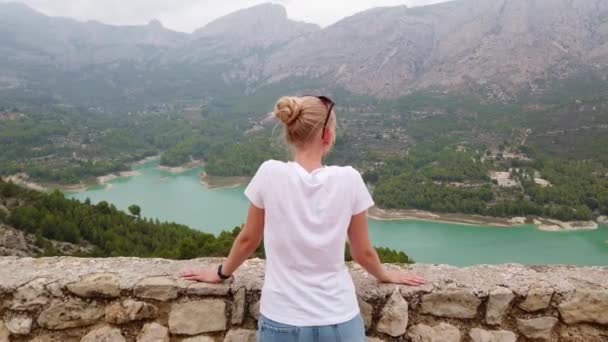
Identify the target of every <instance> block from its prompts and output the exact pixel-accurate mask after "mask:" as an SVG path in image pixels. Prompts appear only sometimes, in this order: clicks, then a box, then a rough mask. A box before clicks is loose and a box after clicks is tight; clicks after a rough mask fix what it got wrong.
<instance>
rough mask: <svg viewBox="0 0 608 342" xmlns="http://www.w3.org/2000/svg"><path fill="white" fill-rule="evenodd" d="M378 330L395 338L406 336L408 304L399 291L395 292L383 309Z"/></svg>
mask: <svg viewBox="0 0 608 342" xmlns="http://www.w3.org/2000/svg"><path fill="white" fill-rule="evenodd" d="M380 316H381V318H380V320H379V321H378V326H377V327H376V330H377V331H378V332H381V333H385V334H387V335H391V336H393V337H397V336H401V335H403V334H405V330H406V329H407V322H408V303H407V302H406V301H405V299H403V296H402V295H401V293H400V292H399V291H395V292H393V294H392V295H391V297H390V298H389V299H388V302H387V303H386V304H385V305H384V308H382V312H381V314H380Z"/></svg>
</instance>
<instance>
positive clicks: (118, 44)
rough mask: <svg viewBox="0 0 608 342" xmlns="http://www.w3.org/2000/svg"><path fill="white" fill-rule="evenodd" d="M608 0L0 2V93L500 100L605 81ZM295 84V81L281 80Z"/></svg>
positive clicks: (89, 98)
mask: <svg viewBox="0 0 608 342" xmlns="http://www.w3.org/2000/svg"><path fill="white" fill-rule="evenodd" d="M607 70H608V0H456V1H451V2H446V3H441V4H436V5H430V6H424V7H414V8H408V7H405V6H397V7H383V8H375V9H371V10H368V11H364V12H361V13H358V14H355V15H353V16H351V17H348V18H345V19H343V20H341V21H339V22H337V23H335V24H333V25H331V26H329V27H326V28H323V29H321V28H320V27H318V26H317V25H313V24H307V23H302V22H297V21H293V20H291V19H289V18H288V16H287V13H286V11H285V9H284V8H283V7H282V6H280V5H276V4H262V5H258V6H254V7H251V8H248V9H243V10H240V11H237V12H235V13H232V14H229V15H227V16H225V17H222V18H219V19H217V20H215V21H213V22H211V23H209V24H208V25H206V26H204V27H202V28H201V29H199V30H196V31H195V32H194V33H192V34H184V33H177V32H173V31H171V30H168V29H165V28H164V27H163V26H162V24H160V22H158V21H153V22H151V23H150V24H149V25H145V26H110V25H105V24H101V23H98V22H79V21H75V20H71V19H66V18H52V17H47V16H45V15H43V14H40V13H38V12H35V11H34V10H32V9H30V8H28V7H27V6H25V5H21V4H16V3H3V4H0V101H13V102H15V101H17V102H28V101H34V100H35V101H39V102H40V101H42V102H44V101H55V102H60V103H77V104H87V105H96V106H103V105H107V104H108V103H116V104H120V105H126V104H129V105H133V106H137V105H141V104H146V103H149V102H167V101H169V102H171V101H177V100H205V99H218V98H234V97H239V96H241V97H242V96H244V95H252V94H256V93H258V92H261V91H264V89H268V88H273V89H274V88H276V89H280V90H283V91H284V90H285V89H289V90H290V91H298V90H307V89H306V88H319V87H320V88H323V89H324V90H332V89H334V90H336V89H342V90H346V91H348V92H350V93H353V94H356V95H368V96H369V95H371V96H373V97H377V98H396V97H400V96H404V95H407V94H410V93H412V92H418V91H434V92H442V93H445V92H448V93H449V92H463V91H464V92H469V93H473V94H476V95H479V96H481V97H483V98H488V99H492V100H498V101H510V100H513V99H515V98H517V97H518V96H521V95H522V94H536V93H543V92H544V91H546V90H547V89H548V88H550V87H554V86H555V85H556V84H561V82H562V81H565V80H569V79H576V78H585V77H587V76H589V75H592V76H594V77H595V78H597V79H598V81H600V82H605V81H606V76H605V75H606V71H607ZM286 84H289V85H290V86H289V88H285V87H286V86H285V85H286Z"/></svg>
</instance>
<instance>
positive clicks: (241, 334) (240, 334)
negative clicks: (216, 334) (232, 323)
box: [224, 329, 256, 342]
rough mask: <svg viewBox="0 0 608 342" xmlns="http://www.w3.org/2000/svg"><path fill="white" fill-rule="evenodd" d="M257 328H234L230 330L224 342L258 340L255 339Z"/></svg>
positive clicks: (251, 341)
mask: <svg viewBox="0 0 608 342" xmlns="http://www.w3.org/2000/svg"><path fill="white" fill-rule="evenodd" d="M255 333H256V331H255V330H249V329H234V330H230V331H228V333H227V334H226V337H225V338H224V342H256V341H255Z"/></svg>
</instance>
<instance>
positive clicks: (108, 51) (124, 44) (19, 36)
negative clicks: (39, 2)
mask: <svg viewBox="0 0 608 342" xmlns="http://www.w3.org/2000/svg"><path fill="white" fill-rule="evenodd" d="M186 38H187V35H186V34H181V33H177V32H173V31H171V30H167V29H165V28H164V27H162V25H161V24H160V23H159V22H157V21H153V22H151V23H150V24H149V25H147V26H123V27H119V26H111V25H105V24H102V23H99V22H95V21H89V22H79V21H76V20H72V19H66V18H53V17H47V16H45V15H43V14H41V13H38V12H36V11H34V10H32V9H31V8H29V7H27V6H26V5H23V4H20V3H6V4H0V53H1V54H2V56H3V62H4V63H6V62H8V63H11V62H15V63H19V64H24V63H31V64H34V65H55V66H60V67H65V68H68V69H69V68H74V67H79V66H83V65H89V64H100V63H106V62H112V61H119V60H129V59H142V58H147V57H148V55H149V54H150V53H157V51H158V50H161V49H167V48H171V47H175V46H178V45H180V44H181V43H183V42H184V41H185V40H186Z"/></svg>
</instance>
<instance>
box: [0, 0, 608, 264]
mask: <svg viewBox="0 0 608 342" xmlns="http://www.w3.org/2000/svg"><path fill="white" fill-rule="evenodd" d="M607 18H608V1H607V0H595V1H588V0H535V1H527V0H493V1H478V0H457V1H452V2H446V3H441V4H436V5H431V6H423V7H414V8H407V7H405V6H396V7H383V8H375V9H370V10H368V11H364V12H361V13H358V14H355V15H353V16H351V17H347V18H344V19H342V20H340V21H338V22H337V23H335V24H333V25H330V26H328V27H323V28H321V27H319V26H317V25H315V24H308V23H302V22H298V21H294V20H292V19H290V18H289V17H288V15H287V12H286V10H285V9H284V8H283V7H282V6H280V5H276V4H262V5H258V6H254V7H252V8H247V9H243V10H240V11H237V12H235V13H232V14H229V15H227V16H224V17H222V18H218V19H217V20H215V21H213V22H211V23H210V24H208V25H206V26H204V27H202V28H201V29H199V30H197V31H195V32H193V33H191V34H189V33H179V32H174V31H171V30H169V29H167V28H165V27H163V26H162V24H161V23H160V22H157V21H153V22H150V23H149V24H148V25H139V26H137V25H136V26H112V25H106V24H102V23H98V22H80V21H76V20H72V19H68V18H58V17H49V16H46V15H43V14H41V13H38V12H36V11H35V10H33V9H31V8H29V7H27V6H25V5H22V4H18V3H0V56H1V57H0V145H1V146H2V149H1V150H0V177H2V179H4V180H5V181H6V182H15V183H18V184H25V185H28V184H29V185H30V187H34V188H36V189H37V190H48V189H50V190H52V189H59V190H62V191H64V192H66V193H68V194H69V193H72V192H76V191H81V192H78V194H87V195H89V194H98V193H97V192H95V191H97V190H99V189H106V188H105V187H104V186H105V185H109V186H110V187H114V186H115V187H117V188H118V187H119V186H121V185H123V184H129V183H130V182H136V183H137V181H136V180H137V179H141V178H146V177H147V175H146V174H143V175H142V174H140V173H139V171H137V170H138V167H139V166H141V164H139V165H138V164H137V163H138V161H141V160H147V162H150V161H151V160H153V159H154V158H156V159H157V161H155V162H157V163H158V164H159V165H157V166H155V167H159V168H160V169H161V170H158V171H159V172H164V171H174V172H176V173H177V174H176V175H172V174H171V173H170V172H167V175H166V177H168V178H166V179H165V180H173V178H171V177H172V176H175V177H177V178H178V179H179V177H180V176H183V175H187V176H188V177H191V178H193V179H194V182H192V179H190V180H189V182H188V184H190V185H192V186H194V187H195V189H186V188H183V189H182V188H180V189H181V191H185V192H187V193H189V192H188V191H202V190H201V189H203V190H204V191H212V190H213V191H215V192H216V193H215V195H217V196H220V197H221V196H225V195H226V194H232V195H234V194H235V193H236V192H237V191H240V190H242V189H241V187H239V186H240V185H243V184H245V183H246V182H247V181H248V179H249V178H250V177H251V176H252V175H253V174H254V173H255V171H256V170H257V168H258V166H259V165H260V164H261V163H262V162H263V161H265V160H268V159H278V160H287V159H289V158H290V151H288V150H287V148H286V147H285V145H284V144H283V142H282V137H281V132H280V127H279V126H278V125H277V123H276V122H275V121H274V120H272V119H269V118H268V113H269V112H271V111H272V106H273V104H274V102H275V101H276V100H277V98H278V97H280V96H282V95H285V94H308V93H312V94H326V95H328V96H330V97H331V98H332V99H333V100H334V102H336V115H337V117H338V127H337V140H336V144H335V147H334V148H333V150H332V153H331V154H330V155H328V157H327V159H326V160H325V163H326V164H338V165H352V166H354V167H355V168H357V169H358V170H359V171H360V172H361V173H362V175H363V177H364V179H365V181H366V182H367V184H368V186H369V189H370V191H371V192H372V193H373V197H374V200H375V202H376V204H377V208H375V209H374V210H375V211H373V212H372V216H373V217H375V218H377V219H382V220H388V221H386V222H382V223H381V222H379V221H374V222H375V223H373V224H374V225H380V224H382V225H383V227H385V228H386V227H398V226H400V227H404V226H407V225H408V224H409V223H407V222H409V221H404V220H426V221H436V222H434V223H433V224H444V223H445V222H449V223H458V224H460V225H471V224H472V225H477V226H479V225H482V226H516V227H515V228H510V229H515V230H517V229H520V226H521V225H529V226H528V227H527V228H528V229H530V230H532V228H531V226H532V225H536V226H540V227H544V229H545V230H553V231H559V232H549V233H546V234H545V235H538V236H536V235H535V237H537V238H538V239H548V240H550V239H553V237H552V238H549V237H548V236H549V235H550V234H554V235H555V236H558V235H557V234H570V233H573V234H592V233H590V232H585V231H583V230H584V229H585V228H587V229H589V227H593V228H595V233H596V234H603V232H604V230H605V228H603V226H602V225H603V224H605V223H606V222H605V220H606V216H607V215H608V154H606V147H605V146H606V145H607V144H608V78H607V75H608V64H607V63H606V61H608V53H607V51H608V49H607V46H608V19H607ZM262 19H263V20H262ZM32 27H34V28H36V30H32V29H31V28H32ZM34 31H35V32H34ZM156 159H154V160H156ZM143 165H148V164H146V163H144V164H143ZM133 167H135V169H136V171H133V170H132V169H133ZM203 169H204V173H203ZM163 170H164V171H163ZM181 171H185V172H183V173H180V172H181ZM192 172H195V173H196V174H192ZM163 174H164V173H163ZM148 176H149V175H148ZM163 177H165V176H163ZM163 177H160V178H159V179H157V181H158V182H163V181H165V180H163V179H164V178H163ZM155 184H156V183H155ZM150 186H152V185H150ZM127 195H128V194H125V193H121V196H127ZM68 196H72V195H68ZM74 196H75V197H78V196H79V195H74ZM83 196H84V195H83ZM150 196H164V195H163V194H161V193H159V194H156V195H150ZM226 196H227V195H226ZM239 196H240V194H239ZM80 199H81V200H83V201H84V200H86V197H82V198H80ZM100 200H103V201H106V200H107V199H100ZM133 200H134V201H135V200H137V201H140V200H141V201H144V200H145V199H141V198H134V199H133ZM112 201H116V203H122V202H120V201H121V197H120V196H118V197H112ZM176 201H177V199H176ZM210 202H213V201H210ZM220 203H221V201H220ZM231 203H232V202H231ZM239 203H240V202H239ZM122 204H123V205H122V206H121V207H122V209H123V210H127V207H128V205H133V204H137V205H139V204H140V203H129V204H128V205H126V203H122ZM229 205H232V204H229ZM239 205H241V204H239ZM148 210H149V212H150V217H154V218H161V219H163V220H169V221H172V222H180V223H184V224H188V225H189V226H191V227H194V228H199V229H202V230H204V231H205V232H208V233H210V232H212V233H214V234H219V233H220V232H221V231H222V229H226V228H231V227H234V226H238V225H240V224H241V223H242V222H240V221H242V218H241V217H238V220H236V221H239V220H240V221H239V222H236V221H235V222H232V221H231V223H230V224H226V222H227V221H228V219H226V218H225V217H228V216H231V214H230V213H228V212H226V210H222V209H220V208H216V209H210V207H208V208H206V210H207V211H209V212H210V211H213V210H216V211H218V212H220V213H223V215H224V216H225V217H224V218H223V219H222V218H221V217H218V218H216V219H213V220H211V221H209V222H208V224H207V225H206V226H205V227H200V226H195V225H193V224H192V223H193V222H195V221H189V220H182V219H180V217H179V216H174V215H173V214H170V213H167V211H168V210H169V209H167V207H165V206H162V205H160V206H156V207H154V208H152V209H148ZM117 215H120V214H117ZM184 215H190V214H184ZM232 216H233V218H235V216H234V215H232ZM392 220H395V222H392ZM404 222H405V223H404ZM410 223H411V222H410ZM158 224H159V225H162V224H161V223H160V222H159V223H158ZM163 224H164V223H163ZM420 224H421V226H425V224H431V222H421V223H420ZM421 226H417V227H421ZM150 227H152V226H150ZM154 227H157V226H154ZM378 227H379V226H378ZM30 228H31V229H33V228H32V227H30ZM385 228H382V229H380V228H378V229H377V230H376V231H377V232H380V231H386V232H388V231H390V229H388V228H386V229H385ZM146 229H147V228H146ZM150 229H152V228H150ZM171 229H173V228H171ZM179 229H181V228H179ZM395 229H397V228H395ZM404 229H405V228H404ZM411 229H412V228H411V227H410V231H411ZM415 229H418V228H415ZM438 229H439V231H443V230H442V229H447V228H438ZM497 229H498V228H497ZM577 229H580V230H581V231H576V232H571V231H570V230H577ZM405 230H407V229H405ZM515 230H514V231H515ZM29 233H30V234H36V231H35V229H33V230H32V231H30V232H29ZM40 234H41V233H40V232H38V235H40ZM180 234H181V233H180ZM188 234H190V233H188ZM386 234H387V235H386V236H393V237H395V236H401V235H399V234H406V235H407V234H408V233H391V234H396V235H391V234H388V233H386ZM492 234H497V233H492ZM525 234H528V233H525ZM529 234H536V231H535V233H529ZM47 235H48V237H52V234H50V233H48V232H47ZM380 235H381V234H379V233H378V235H376V237H377V241H379V243H382V245H383V246H387V247H391V248H395V249H396V250H402V251H403V250H404V251H406V252H408V253H409V251H410V250H412V248H415V246H411V245H408V246H406V245H405V244H402V245H399V244H396V245H395V244H393V242H392V241H391V240H390V239H389V238H386V237H385V238H379V236H380ZM563 236H565V235H563ZM586 236H591V235H586ZM594 236H595V235H594ZM408 237H409V236H408ZM45 238H47V237H45ZM556 239H558V238H556ZM602 239H603V240H602V241H604V240H605V238H603V237H602ZM397 240H398V239H397ZM565 240H566V239H565ZM565 240H564V241H565ZM514 241H519V240H517V239H515V240H514ZM98 243H99V242H98ZM484 243H485V242H484ZM404 246H405V247H404ZM601 246H602V247H603V248H604V249H605V248H606V246H605V244H602V245H601ZM115 247H116V246H115ZM123 247H124V246H122V247H120V248H119V247H116V248H115V249H116V250H119V251H120V252H117V253H119V254H120V253H125V251H127V249H124V248H123ZM596 247H597V246H596ZM163 248H164V247H163ZM184 248H186V247H184ZM581 248H582V247H581ZM112 249H113V248H108V249H107V250H105V251H104V253H106V254H104V255H110V254H112ZM190 252H191V251H188V253H190ZM142 253H143V252H142ZM146 253H150V254H145V253H143V254H142V255H162V256H170V257H178V256H179V253H178V252H176V251H175V250H171V251H169V249H163V250H162V251H156V252H150V251H146ZM184 253H186V252H184ZM600 254H601V253H600ZM418 255H423V254H418ZM423 258H424V257H423ZM437 260H440V259H437ZM441 260H443V259H441ZM530 260H532V259H530ZM577 260H578V259H577ZM427 261H432V262H434V260H432V259H428V260H427ZM579 261H580V260H579ZM579 261H577V262H579ZM566 262H567V260H566ZM580 262H581V263H583V264H584V260H583V261H580ZM463 263H466V262H465V261H463Z"/></svg>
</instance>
